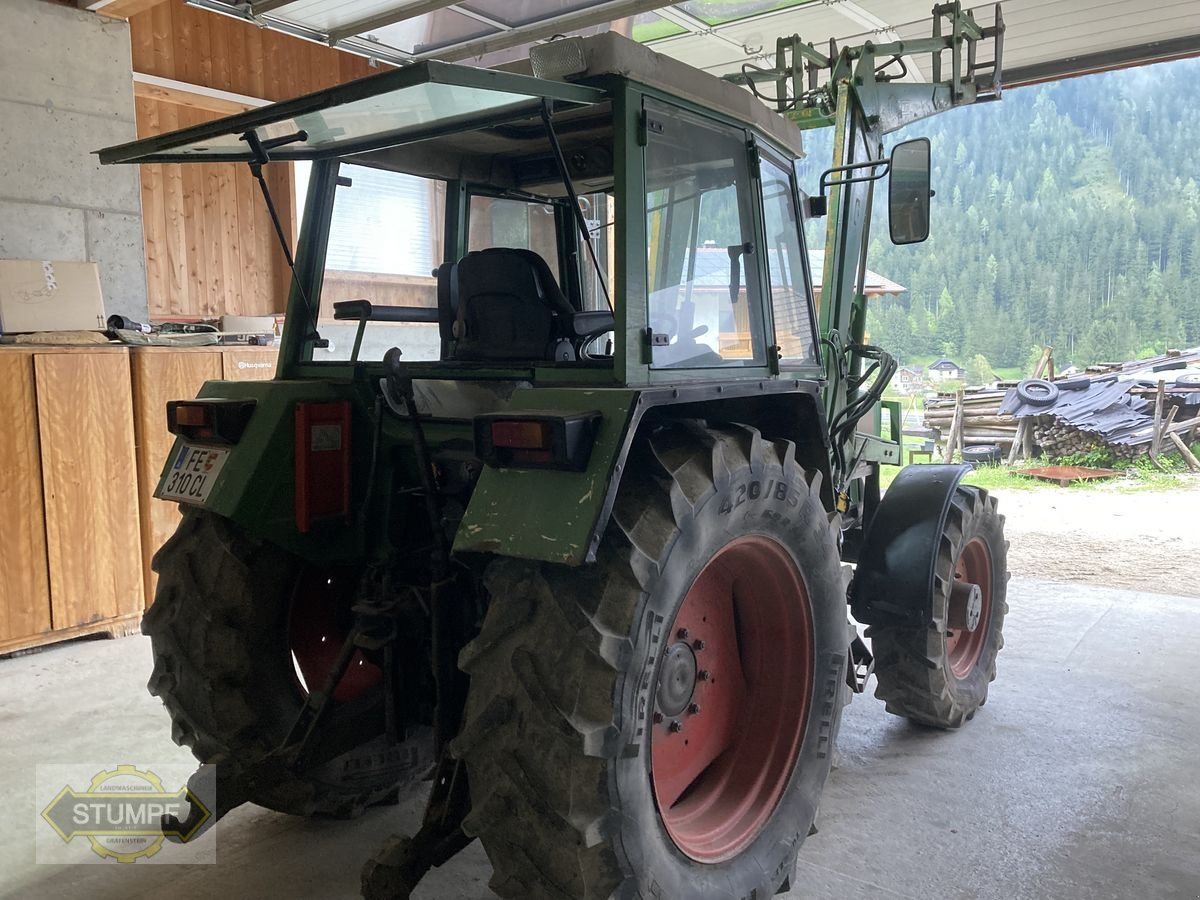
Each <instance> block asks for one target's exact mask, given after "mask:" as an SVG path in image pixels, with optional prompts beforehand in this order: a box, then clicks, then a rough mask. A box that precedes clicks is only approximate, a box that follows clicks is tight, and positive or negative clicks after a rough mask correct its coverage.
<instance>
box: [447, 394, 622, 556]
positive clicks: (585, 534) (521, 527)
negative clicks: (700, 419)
mask: <svg viewBox="0 0 1200 900" xmlns="http://www.w3.org/2000/svg"><path fill="white" fill-rule="evenodd" d="M581 401H582V402H581ZM636 402H637V392H636V391H633V390H628V389H612V390H593V391H579V390H570V389H557V388H527V389H523V390H518V391H515V392H514V393H513V395H512V397H511V399H510V400H509V403H508V405H507V411H509V412H512V413H520V412H521V411H522V410H527V411H530V412H532V411H535V410H536V411H547V410H555V411H560V410H562V411H565V410H575V411H578V412H587V411H590V410H597V411H599V412H600V414H601V416H602V417H603V418H602V420H601V424H600V429H599V431H598V432H597V435H596V443H595V445H594V447H593V448H592V455H591V458H590V459H589V460H588V468H587V470H586V471H583V472H562V471H557V470H550V469H493V468H491V467H490V466H488V467H485V468H484V470H483V474H481V475H480V477H479V483H478V484H477V485H476V487H475V493H474V494H473V495H472V497H471V502H470V504H469V505H468V506H467V512H466V515H465V516H464V517H463V521H462V524H461V525H460V526H459V529H458V534H457V535H456V536H455V540H454V549H455V551H456V552H488V553H499V554H502V555H505V556H515V557H519V558H521V559H539V560H545V561H547V562H558V563H566V564H567V565H574V566H577V565H581V564H582V563H583V562H584V561H585V558H586V555H587V548H588V546H589V545H590V544H591V537H592V532H593V530H594V529H595V527H596V523H597V522H598V521H599V518H600V513H601V511H602V509H603V507H604V499H605V496H606V494H607V489H608V483H609V479H610V478H611V475H612V469H613V464H614V463H615V462H616V458H617V454H618V453H619V452H620V448H621V444H622V442H623V439H624V436H625V429H626V427H627V426H628V422H629V414H630V411H631V410H632V409H633V407H634V404H635V403H636Z"/></svg>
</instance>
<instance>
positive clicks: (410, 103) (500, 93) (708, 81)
mask: <svg viewBox="0 0 1200 900" xmlns="http://www.w3.org/2000/svg"><path fill="white" fill-rule="evenodd" d="M549 46H553V45H549ZM582 47H583V48H584V52H585V54H586V58H587V66H586V69H585V70H581V71H579V72H577V73H575V74H574V76H573V77H574V79H575V82H574V83H571V82H568V81H561V80H554V79H547V78H534V77H533V76H532V75H531V74H529V73H530V72H531V71H532V68H531V66H530V64H529V62H528V61H523V62H522V63H519V64H515V65H514V66H513V67H512V69H513V70H508V71H504V70H496V69H479V68H473V67H470V66H460V65H453V64H450V63H440V62H436V61H433V60H430V61H427V62H421V63H417V64H415V65H412V66H406V67H404V68H400V69H394V70H391V71H388V72H383V73H381V74H379V75H373V76H371V77H369V78H362V79H359V80H358V81H352V82H349V83H347V84H342V85H338V86H336V87H333V88H328V89H326V90H323V91H317V92H316V93H313V94H307V95H305V96H303V97H297V98H296V99H294V100H286V101H283V102H281V103H273V104H271V105H270V106H264V107H262V108H261V109H255V110H251V111H249V112H245V113H240V114H238V115H235V116H229V117H227V118H224V119H218V120H216V121H214V122H207V123H205V124H203V125H197V126H195V127H192V128H186V129H183V130H180V131H175V132H171V133H170V134H164V135H156V136H154V137H151V138H146V139H144V140H140V141H135V142H133V143H129V144H122V145H120V146H117V147H109V148H108V149H106V150H102V151H100V161H101V162H103V163H134V162H235V161H249V160H251V159H252V158H253V154H252V151H251V149H250V147H249V146H248V144H247V143H246V141H245V140H243V139H242V136H243V135H245V134H246V133H247V132H251V131H253V132H255V133H256V134H257V136H258V138H259V139H260V140H261V141H263V142H264V143H266V144H268V145H269V144H270V142H272V141H275V140H278V139H281V138H286V137H291V138H292V140H290V141H287V142H280V143H279V144H278V145H277V146H274V147H272V148H271V158H272V159H282V160H288V159H292V160H302V159H320V158H323V157H329V156H345V155H351V154H359V153H372V151H378V150H380V149H382V148H401V147H412V148H413V149H414V150H415V149H416V145H424V150H423V151H417V152H415V153H414V154H413V155H415V156H418V157H419V156H425V157H426V158H430V159H436V160H440V161H441V163H442V164H443V167H444V165H445V164H446V163H447V162H448V159H447V153H448V152H451V151H452V150H453V149H454V148H453V147H452V146H450V144H453V145H455V146H458V147H460V155H462V156H463V157H464V160H465V161H464V166H463V168H464V169H470V168H472V167H473V166H472V165H469V163H474V164H476V165H478V164H481V162H482V158H483V157H488V156H494V155H495V154H496V152H497V150H496V148H495V147H494V146H488V145H489V143H490V144H495V142H496V141H497V140H498V141H500V143H503V142H504V141H505V140H507V139H509V138H510V137H513V136H514V135H515V136H516V137H517V139H518V140H519V139H520V136H521V133H522V131H523V129H522V128H521V125H522V123H526V122H532V120H535V119H536V118H537V116H538V110H539V109H540V106H541V103H542V101H543V100H550V101H553V102H554V104H555V108H556V110H559V111H560V112H561V111H567V117H568V118H570V110H572V109H575V110H579V111H580V112H583V110H584V109H586V108H592V109H593V112H594V113H595V114H597V115H598V116H599V117H602V118H604V119H607V120H608V122H609V123H610V124H609V127H610V128H611V110H610V109H609V106H610V104H609V101H610V99H611V98H610V97H609V95H608V94H607V93H606V92H605V91H604V90H602V89H601V88H600V87H598V86H596V85H595V84H594V83H593V84H588V83H587V82H595V81H597V80H599V79H600V78H601V77H602V76H606V75H618V76H621V77H624V78H627V79H629V80H632V81H636V82H639V83H641V84H644V85H646V86H649V87H653V88H656V89H658V90H662V91H665V92H666V93H668V94H672V95H675V96H679V97H681V98H683V99H685V100H688V101H691V102H693V103H695V104H697V105H700V106H702V107H704V108H707V109H714V110H716V111H719V112H720V113H723V114H724V115H727V116H730V117H733V118H736V119H738V120H740V121H743V122H745V123H746V124H747V125H750V126H752V127H754V128H756V129H757V130H759V131H761V132H763V133H765V134H766V135H768V136H770V137H771V138H773V139H774V140H775V141H777V142H778V143H779V144H781V145H783V146H784V147H787V148H788V149H789V150H791V151H792V152H794V153H796V154H797V155H798V154H799V153H800V149H801V143H800V131H799V129H797V128H796V126H795V125H794V124H792V123H791V122H789V121H787V120H786V119H784V118H783V117H782V116H779V115H776V114H775V113H772V112H770V111H769V110H768V109H767V108H766V107H765V106H763V105H762V104H761V103H760V102H758V101H757V100H755V99H754V98H753V97H752V96H751V95H750V94H749V93H747V92H745V91H743V90H742V89H740V88H737V87H735V86H733V85H732V84H729V83H726V82H723V81H721V80H720V79H718V78H715V77H713V76H712V75H709V74H707V73H705V72H701V71H699V70H698V69H693V68H692V67H691V66H688V65H685V64H684V63H681V62H678V61H677V60H673V59H668V58H667V57H664V56H661V55H659V54H657V53H655V52H653V51H652V50H649V49H647V48H645V47H642V46H641V45H639V44H637V43H635V42H633V41H631V40H629V39H627V38H622V37H620V36H618V35H612V34H605V35H597V36H596V37H593V38H587V39H582ZM514 70H518V71H514ZM595 117H596V116H588V114H587V113H586V112H583V118H585V119H586V118H595ZM557 118H558V117H557V116H556V119H557ZM489 132H490V133H489ZM471 133H474V135H472V134H471ZM450 137H454V138H456V140H454V141H451V142H447V138H450ZM592 137H593V138H595V135H594V134H593V135H592ZM473 144H474V146H472V145H473ZM437 145H440V146H437ZM392 153H393V154H395V155H396V156H397V157H398V156H408V154H407V153H404V154H396V153H395V151H394V150H393V151H392ZM373 155H374V154H373ZM450 155H451V157H453V156H454V155H455V154H453V153H452V152H451V153H450ZM468 157H473V159H467V158H468ZM397 161H398V160H397ZM428 174H431V175H432V174H444V173H435V172H433V171H430V172H429V173H428ZM516 180H518V181H519V180H520V179H516Z"/></svg>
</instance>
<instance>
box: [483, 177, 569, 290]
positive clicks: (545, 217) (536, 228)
mask: <svg viewBox="0 0 1200 900" xmlns="http://www.w3.org/2000/svg"><path fill="white" fill-rule="evenodd" d="M467 222H468V235H467V250H486V249H488V248H489V247H510V248H512V249H514V250H532V251H533V252H534V253H536V254H538V256H540V257H541V258H542V259H544V260H545V261H546V264H547V265H549V266H550V271H551V272H552V273H554V277H555V279H556V280H557V281H558V283H559V287H562V286H563V284H562V267H561V266H560V265H559V259H558V231H557V229H556V225H555V213H554V206H553V205H552V204H550V203H539V202H538V201H536V200H510V199H508V198H505V197H487V196H483V195H479V194H476V195H474V196H472V197H471V209H470V212H469V218H468V219H467Z"/></svg>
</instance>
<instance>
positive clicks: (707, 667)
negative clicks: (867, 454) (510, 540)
mask: <svg viewBox="0 0 1200 900" xmlns="http://www.w3.org/2000/svg"><path fill="white" fill-rule="evenodd" d="M819 485H820V481H819V476H818V477H817V478H816V480H814V478H813V476H810V475H808V474H806V473H805V472H804V471H803V470H802V469H801V468H800V467H799V466H798V465H797V464H796V462H795V458H794V448H793V446H792V444H791V443H789V442H785V441H774V442H773V441H769V440H765V439H763V438H761V437H760V436H759V433H758V432H757V431H754V430H752V429H749V428H743V427H740V426H729V427H720V428H707V427H703V426H701V425H700V424H698V423H687V424H684V425H680V424H672V425H669V426H666V427H664V428H663V429H661V430H659V431H658V432H656V433H654V434H653V435H651V436H650V438H649V439H648V440H645V441H644V442H641V443H640V444H639V445H636V446H635V450H634V458H633V459H631V460H630V463H629V464H628V466H627V474H626V476H625V480H624V482H623V483H622V487H621V491H620V495H619V497H618V500H617V504H616V508H615V509H614V514H613V519H612V522H611V523H610V526H609V528H608V531H607V533H606V535H605V538H604V540H603V542H602V543H601V545H600V548H599V550H598V558H597V561H596V562H595V563H594V564H593V565H590V566H585V567H583V568H579V569H572V568H568V567H565V566H556V565H550V564H544V563H534V562H525V561H519V560H499V561H497V562H495V563H493V564H492V566H491V568H490V569H489V571H488V574H487V578H486V582H487V585H488V588H489V591H490V593H491V596H492V599H491V603H490V607H489V609H488V613H487V616H486V618H485V621H484V625H483V629H482V631H481V633H480V635H479V637H478V638H477V639H476V640H475V641H474V642H473V643H471V644H470V645H468V646H467V647H466V648H465V649H464V651H463V652H462V654H461V656H460V666H461V667H462V668H463V669H464V670H465V671H466V672H468V673H469V674H470V676H471V687H470V694H469V699H468V702H467V710H466V717H465V724H464V726H463V729H462V732H461V733H460V735H459V736H458V738H456V740H455V741H454V742H453V744H452V749H453V751H454V752H455V754H456V755H458V756H459V757H460V758H462V759H464V760H465V761H466V765H467V771H468V774H469V777H470V783H471V793H472V810H471V812H470V814H469V815H468V817H467V819H466V822H465V826H464V827H465V829H466V831H467V833H468V834H471V835H475V836H478V837H479V838H480V839H481V840H482V842H483V845H484V848H485V850H486V851H487V854H488V856H489V858H490V859H491V861H492V865H493V868H494V876H493V878H492V882H491V885H492V888H493V890H495V891H496V893H498V894H499V895H500V896H502V897H506V898H522V900H525V898H608V897H610V896H611V897H621V898H647V900H648V898H651V897H694V898H718V897H719V898H726V897H769V896H770V895H771V894H772V893H774V892H775V891H776V890H777V889H778V888H779V887H780V886H781V885H784V884H786V883H787V881H788V879H789V878H790V876H791V873H792V871H793V867H794V864H795V857H796V851H797V850H798V848H799V847H800V845H801V843H802V842H803V840H804V838H805V836H806V835H807V833H808V831H809V827H810V824H811V823H812V821H813V818H814V816H815V814H816V810H817V803H818V800H819V798H820V794H821V790H822V788H823V786H824V782H825V779H826V777H827V776H828V773H829V767H830V760H831V751H832V743H833V738H834V735H835V733H836V729H837V724H838V721H839V717H840V713H841V704H842V697H843V693H842V690H841V688H842V686H843V684H844V679H845V671H846V648H847V639H846V614H845V599H844V590H843V587H842V581H841V573H840V564H839V561H838V555H837V549H836V544H835V541H834V536H833V533H832V531H831V529H830V526H829V523H828V517H827V516H826V513H825V510H824V509H823V507H822V505H821V502H820V498H819V493H820V491H819ZM710 560H711V562H710ZM714 567H715V568H714ZM751 567H752V570H749V571H748V569H751ZM792 579H795V580H792ZM751 581H753V586H751ZM789 586H790V587H789ZM780 588H782V590H780ZM793 589H794V590H795V592H796V594H797V596H792V597H790V598H788V599H787V600H786V601H785V600H784V599H782V598H785V597H788V591H789V590H793ZM751 590H752V591H753V592H754V597H755V598H756V601H758V600H761V602H760V603H758V602H756V603H755V604H753V605H752V604H750V603H749V601H747V602H746V603H745V604H742V603H741V602H740V599H741V598H740V595H739V592H744V593H745V594H746V595H747V596H749V593H750V591H751ZM718 610H727V611H728V614H729V615H731V616H732V617H733V618H732V619H731V620H728V619H726V618H724V616H725V615H726V613H725V612H718ZM759 610H769V612H760V611H759ZM710 615H711V616H712V617H713V618H714V619H716V620H719V621H720V622H722V623H723V624H728V625H729V628H726V627H714V626H713V625H712V624H711V623H710V622H709V616H710ZM775 616H778V617H779V619H778V621H777V622H776V621H774V617H775ZM687 626H690V628H688V632H687V633H685V630H684V629H685V627H687ZM731 629H732V630H734V631H736V633H731ZM701 632H703V635H702V634H701ZM768 632H773V633H770V634H768ZM740 641H744V642H746V644H747V645H748V646H747V648H745V649H747V650H749V651H751V652H747V653H746V654H745V657H746V658H743V657H741V656H738V652H739V651H738V642H740ZM768 641H774V648H775V651H776V652H774V653H772V652H771V650H770V646H769V643H768ZM788 648H790V652H784V651H785V650H786V649H788ZM756 659H757V663H756ZM739 666H745V667H746V668H742V669H739V668H738V667H739ZM739 675H742V676H747V679H746V681H747V682H748V683H750V684H752V685H754V687H753V688H752V689H747V690H746V691H745V692H744V693H743V694H742V695H741V698H742V702H741V703H740V704H734V705H732V706H731V705H730V703H729V702H728V701H729V700H730V698H731V696H733V687H731V686H734V687H736V686H737V685H739V684H743V682H740V681H738V679H737V677H736V676H739ZM725 676H730V677H729V678H726V677H725ZM772 676H774V677H772ZM726 692H729V693H726ZM784 701H786V702H784ZM664 705H665V706H667V707H669V709H667V712H668V713H670V715H664V716H662V718H661V719H660V718H659V715H656V714H660V713H662V712H663V707H664ZM693 706H694V707H696V709H695V710H694V711H693V710H692V707H693ZM722 710H724V713H723V712H722ZM731 710H732V711H733V712H734V713H741V714H743V718H740V719H737V718H728V716H726V714H727V713H730V711H731ZM706 716H708V717H709V718H707V719H706V718H705V717H706ZM723 716H725V717H724V718H723ZM673 722H674V723H678V725H679V727H678V729H676V728H674V727H673V726H672V723H673ZM747 734H748V735H751V736H752V737H754V740H749V739H743V736H744V735H747ZM685 741H687V742H688V743H684V742H685ZM691 742H695V744H696V746H693V745H692V743H691ZM752 746H759V747H764V746H765V747H770V748H772V749H771V751H769V752H766V753H759V754H758V756H757V757H756V755H755V754H756V751H754V750H752V749H748V748H751V747H752ZM713 753H715V754H716V755H715V756H713V758H712V760H711V762H709V761H708V756H709V755H710V754H713ZM655 762H657V763H658V765H657V767H656V766H655ZM693 772H696V774H692V773H693ZM760 773H761V775H762V777H761V778H760V779H759V780H760V782H761V784H763V785H768V786H769V788H768V789H766V790H760V789H759V788H757V787H754V786H752V785H750V784H749V783H741V784H731V783H730V782H729V781H728V780H725V779H728V778H729V777H731V775H732V776H733V777H744V776H746V775H757V774H760ZM689 779H691V780H689ZM734 798H738V799H737V802H733V801H734ZM695 804H699V805H695ZM705 804H710V805H709V806H705ZM722 804H726V805H727V806H725V807H723V806H722ZM717 808H725V809H727V812H726V813H722V814H719V815H716V816H715V817H714V816H708V818H707V819H705V815H707V814H706V813H704V809H717ZM698 810H699V812H698ZM697 815H699V819H697V818H696V816H697ZM689 817H691V818H689ZM693 826H694V827H693Z"/></svg>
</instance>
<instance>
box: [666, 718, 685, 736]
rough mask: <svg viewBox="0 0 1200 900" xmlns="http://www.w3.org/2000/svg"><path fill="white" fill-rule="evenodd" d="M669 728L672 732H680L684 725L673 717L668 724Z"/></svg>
mask: <svg viewBox="0 0 1200 900" xmlns="http://www.w3.org/2000/svg"><path fill="white" fill-rule="evenodd" d="M667 730H668V731H670V732H671V734H679V732H681V731H683V726H682V725H680V724H679V723H678V722H677V721H675V720H674V719H672V720H671V724H670V725H668V726H667Z"/></svg>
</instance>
